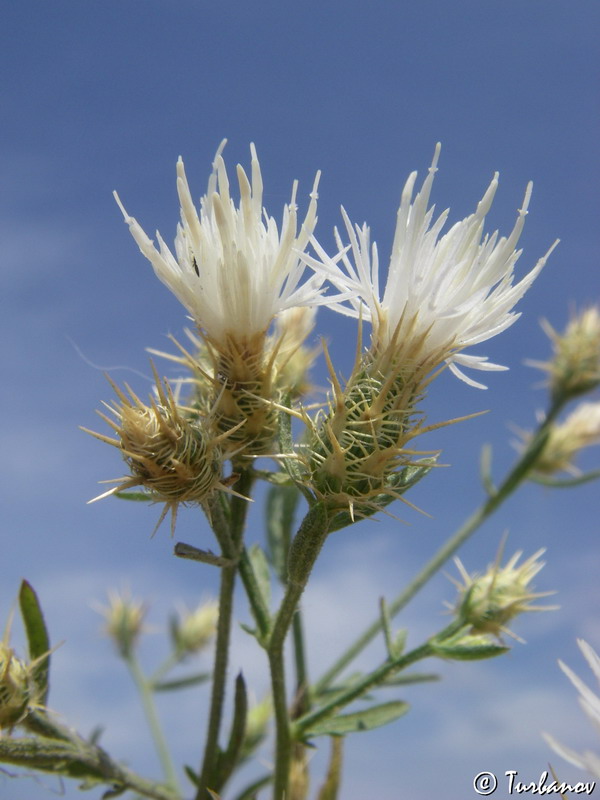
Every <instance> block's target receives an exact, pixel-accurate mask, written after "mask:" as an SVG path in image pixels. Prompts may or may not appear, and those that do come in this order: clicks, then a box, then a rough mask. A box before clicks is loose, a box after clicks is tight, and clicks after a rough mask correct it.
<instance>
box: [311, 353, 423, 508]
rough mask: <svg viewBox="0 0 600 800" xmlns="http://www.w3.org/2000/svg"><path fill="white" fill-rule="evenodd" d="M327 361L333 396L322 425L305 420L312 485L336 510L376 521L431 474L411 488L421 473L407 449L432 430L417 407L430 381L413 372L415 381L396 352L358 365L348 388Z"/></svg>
mask: <svg viewBox="0 0 600 800" xmlns="http://www.w3.org/2000/svg"><path fill="white" fill-rule="evenodd" d="M326 357H327V360H328V366H329V372H330V377H331V384H332V388H333V396H332V397H330V399H329V402H328V407H327V409H324V410H321V411H320V412H318V414H317V415H316V417H315V419H314V420H309V419H308V418H307V417H306V416H305V421H306V422H307V424H308V426H309V431H310V435H309V439H308V443H307V446H306V451H305V452H306V454H305V455H304V456H302V463H303V466H304V469H305V471H306V473H307V485H308V486H310V488H311V489H312V490H313V491H314V492H315V494H316V495H317V497H318V498H319V499H322V500H324V502H325V503H326V505H327V507H328V508H329V509H330V511H335V512H349V513H350V515H351V516H352V518H354V514H355V513H356V514H357V515H358V516H369V515H371V514H372V513H374V511H376V510H377V509H379V508H382V507H384V506H385V505H387V504H388V503H389V502H391V500H393V499H395V498H400V499H403V498H402V497H401V495H402V493H403V491H405V490H406V488H408V486H409V485H413V484H414V483H415V482H416V480H417V479H418V478H420V477H423V476H424V475H425V474H427V472H428V471H429V468H430V467H431V463H429V464H428V467H427V468H426V469H424V470H423V472H422V473H420V474H419V475H418V476H415V475H413V474H412V473H411V480H410V481H406V482H404V481H403V476H404V473H406V471H407V470H411V469H412V470H413V472H414V467H413V466H411V465H414V460H413V456H414V455H416V454H418V453H417V452H416V451H414V450H408V449H407V448H406V445H407V444H408V443H409V442H410V441H411V439H413V438H414V437H415V436H417V435H418V434H419V433H422V432H424V430H425V429H424V428H423V427H422V421H423V416H422V414H421V412H420V411H418V410H417V407H416V406H417V403H418V402H419V400H420V399H421V397H422V393H423V384H422V381H423V379H424V377H425V376H424V374H422V373H420V372H418V371H417V372H415V371H414V370H412V369H411V370H409V372H408V374H407V371H406V370H405V368H404V366H403V365H402V366H400V365H398V364H397V363H395V362H394V361H393V359H392V360H391V361H390V358H392V356H391V352H390V350H388V351H386V352H384V353H382V354H376V355H373V354H372V353H371V352H369V353H367V354H365V355H364V356H362V357H358V358H357V360H356V363H355V367H354V370H353V372H352V375H351V376H350V379H349V380H348V382H347V384H346V386H345V388H344V389H342V387H341V386H340V384H339V382H338V380H337V377H336V375H335V372H334V369H333V366H332V364H331V361H330V360H329V357H328V354H327V353H326ZM404 483H406V485H404Z"/></svg>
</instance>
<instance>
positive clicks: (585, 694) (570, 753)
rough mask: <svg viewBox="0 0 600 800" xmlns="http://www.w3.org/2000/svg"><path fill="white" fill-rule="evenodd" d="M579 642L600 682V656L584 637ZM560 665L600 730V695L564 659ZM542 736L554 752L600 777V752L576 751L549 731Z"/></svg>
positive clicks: (581, 703)
mask: <svg viewBox="0 0 600 800" xmlns="http://www.w3.org/2000/svg"><path fill="white" fill-rule="evenodd" d="M577 644H578V645H579V649H580V650H581V652H582V653H583V655H584V657H585V660H586V661H587V662H588V664H589V666H590V669H591V670H592V672H593V673H594V675H595V677H596V680H597V681H598V683H599V684H600V657H599V656H598V654H597V653H596V652H595V650H593V648H592V647H590V645H589V644H588V643H587V642H586V641H584V640H583V639H578V640H577ZM558 665H559V666H560V668H561V669H562V671H563V672H564V673H565V675H566V676H567V678H568V679H569V680H570V681H571V683H572V684H573V686H574V687H575V688H576V689H577V691H578V692H579V705H580V706H581V708H582V709H583V711H584V712H585V714H586V715H587V716H588V718H589V719H590V720H591V721H592V723H593V724H594V726H595V727H596V728H597V729H598V731H600V696H599V695H597V694H594V692H592V690H591V689H590V688H589V687H588V686H587V684H585V683H584V682H583V681H582V680H581V678H579V677H577V675H576V674H575V673H574V672H573V671H572V670H571V669H569V667H567V665H566V664H563V662H562V661H560V660H559V662H558ZM542 736H543V737H544V739H545V740H546V741H547V742H548V744H549V745H550V747H551V748H552V749H553V750H554V752H555V753H558V755H559V756H561V758H564V759H565V761H568V762H569V763H570V764H573V765H574V766H576V767H578V768H579V769H585V770H587V771H588V772H589V773H591V774H592V775H594V777H596V778H600V754H599V753H593V752H591V751H590V750H586V751H585V752H584V753H576V752H575V751H574V750H571V749H570V748H569V747H565V746H564V745H562V744H560V742H558V741H557V740H556V739H555V738H554V737H553V736H550V735H549V734H547V733H544V734H542Z"/></svg>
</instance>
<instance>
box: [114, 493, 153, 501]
mask: <svg viewBox="0 0 600 800" xmlns="http://www.w3.org/2000/svg"><path fill="white" fill-rule="evenodd" d="M113 497H118V498H119V500H133V501H134V502H136V503H151V502H153V498H152V496H151V495H149V494H148V492H115V493H114V494H113Z"/></svg>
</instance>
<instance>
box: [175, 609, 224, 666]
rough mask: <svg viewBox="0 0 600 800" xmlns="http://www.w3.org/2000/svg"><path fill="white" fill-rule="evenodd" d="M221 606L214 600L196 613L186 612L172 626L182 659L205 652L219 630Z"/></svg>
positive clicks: (176, 646) (176, 647) (176, 618)
mask: <svg viewBox="0 0 600 800" xmlns="http://www.w3.org/2000/svg"><path fill="white" fill-rule="evenodd" d="M218 617H219V605H218V603H216V602H215V601H214V600H211V601H209V602H208V603H203V604H201V605H199V606H198V608H197V609H196V610H195V611H187V610H184V611H183V612H182V613H181V614H180V616H179V617H175V618H174V619H173V621H172V625H171V635H172V638H173V645H174V647H175V650H176V651H177V653H178V654H180V655H181V656H182V657H185V656H187V655H190V654H191V653H197V652H198V651H200V650H203V649H204V648H205V647H206V646H207V645H208V644H209V642H210V641H211V639H212V638H213V636H214V635H215V632H216V630H217V619H218Z"/></svg>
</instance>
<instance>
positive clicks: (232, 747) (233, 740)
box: [217, 672, 248, 789]
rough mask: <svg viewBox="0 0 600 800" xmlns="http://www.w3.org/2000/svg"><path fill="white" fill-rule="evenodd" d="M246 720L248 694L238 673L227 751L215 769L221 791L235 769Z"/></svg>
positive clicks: (222, 754)
mask: <svg viewBox="0 0 600 800" xmlns="http://www.w3.org/2000/svg"><path fill="white" fill-rule="evenodd" d="M247 718H248V694H247V692H246V682H245V681H244V676H243V675H242V673H241V672H240V673H239V675H238V676H237V678H236V680H235V697H234V703H233V721H232V723H231V731H230V733H229V741H228V743H227V749H226V750H225V752H224V753H221V757H220V758H219V763H218V767H217V774H218V776H219V777H218V788H219V789H222V788H223V786H224V785H225V784H226V783H227V781H228V780H229V778H230V777H231V773H232V772H233V770H234V769H235V767H236V764H237V762H238V759H239V756H240V753H241V751H242V745H243V744H244V736H245V735H246V720H247Z"/></svg>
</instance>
